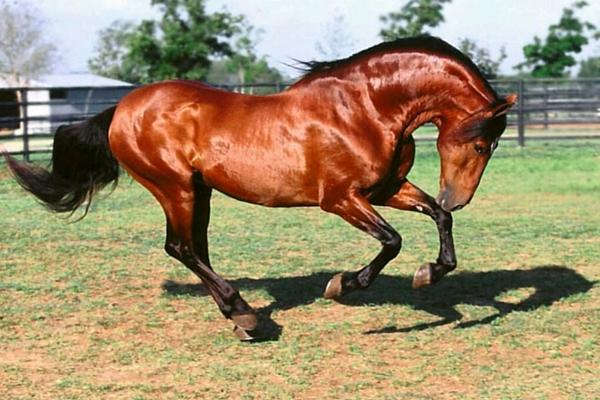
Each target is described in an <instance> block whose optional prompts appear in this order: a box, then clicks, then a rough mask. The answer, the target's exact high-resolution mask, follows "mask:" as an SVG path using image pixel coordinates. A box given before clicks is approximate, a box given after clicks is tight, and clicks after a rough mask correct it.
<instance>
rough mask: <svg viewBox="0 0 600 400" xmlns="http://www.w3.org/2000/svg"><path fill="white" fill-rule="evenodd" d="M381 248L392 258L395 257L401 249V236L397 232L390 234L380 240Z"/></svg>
mask: <svg viewBox="0 0 600 400" xmlns="http://www.w3.org/2000/svg"><path fill="white" fill-rule="evenodd" d="M382 243H383V246H384V247H385V248H386V250H387V251H388V252H389V254H390V255H391V256H392V257H396V256H397V255H398V253H400V249H402V236H400V234H399V233H398V232H395V231H393V232H390V233H389V235H388V237H386V238H385V239H384V240H382Z"/></svg>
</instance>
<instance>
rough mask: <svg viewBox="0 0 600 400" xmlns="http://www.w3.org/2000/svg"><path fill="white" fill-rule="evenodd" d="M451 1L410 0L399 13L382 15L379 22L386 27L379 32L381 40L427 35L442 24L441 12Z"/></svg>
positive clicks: (442, 16)
mask: <svg viewBox="0 0 600 400" xmlns="http://www.w3.org/2000/svg"><path fill="white" fill-rule="evenodd" d="M450 1H451V0H410V1H409V2H408V3H407V4H406V5H405V6H404V7H402V8H401V9H400V11H399V12H391V13H389V14H388V15H383V16H381V17H380V20H381V21H382V22H383V23H384V24H386V25H387V26H386V27H385V28H383V29H381V31H379V36H381V38H382V39H383V40H394V39H398V38H402V37H408V36H418V35H423V34H428V33H429V28H435V27H437V26H438V25H440V24H441V23H442V22H444V15H443V14H442V10H443V8H444V4H445V3H449V2H450Z"/></svg>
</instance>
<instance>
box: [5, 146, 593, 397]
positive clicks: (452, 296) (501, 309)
mask: <svg viewBox="0 0 600 400" xmlns="http://www.w3.org/2000/svg"><path fill="white" fill-rule="evenodd" d="M410 177H411V178H412V180H413V181H414V182H416V183H417V184H419V185H420V186H421V187H423V188H425V189H427V190H428V191H429V192H430V193H433V194H435V193H436V192H437V179H438V160H437V153H436V152H435V149H434V144H433V143H424V144H419V145H418V146H417V162H416V165H415V168H414V169H413V172H412V173H411V176H410ZM107 193H108V191H106V192H104V194H105V195H104V196H100V197H99V198H98V199H96V200H97V201H96V202H95V203H94V205H93V207H92V210H91V212H90V214H89V215H88V216H87V217H86V218H85V219H83V220H82V221H80V222H78V223H74V224H70V223H67V221H66V220H65V219H64V218H61V217H59V216H56V215H51V214H50V213H48V212H47V211H45V210H44V209H43V208H42V207H41V206H39V205H38V204H36V202H35V201H34V200H33V199H32V198H31V197H30V196H27V195H26V194H25V193H24V192H23V191H21V190H20V189H19V188H18V187H17V185H16V184H15V183H14V182H13V181H12V180H11V179H10V178H9V175H8V172H7V170H6V167H5V165H3V164H0V398H3V399H136V400H141V399H204V398H215V399H238V398H239V399H371V398H373V399H459V398H460V399H553V400H554V399H593V398H600V379H598V376H599V375H598V371H599V366H600V348H599V340H600V287H599V285H598V282H599V279H600V142H598V141H596V142H594V141H590V142H584V141H570V142H564V141H563V142H553V143H538V142H535V143H534V142H530V143H529V144H528V146H527V148H525V149H519V148H517V147H516V146H515V144H514V143H510V142H503V143H501V145H500V147H499V148H498V150H497V152H496V154H495V155H494V157H493V159H492V160H491V162H490V165H489V166H488V170H487V171H486V173H485V175H484V178H483V181H482V184H481V186H480V189H479V190H478V193H477V194H476V196H475V198H474V200H473V202H472V204H471V205H469V206H468V207H466V208H465V209H464V210H462V211H460V212H457V213H455V230H454V233H455V242H456V247H457V255H458V258H459V267H458V269H457V270H456V271H455V272H453V273H452V274H450V275H449V276H447V277H446V278H445V279H444V280H443V281H442V282H440V283H439V284H437V285H435V286H433V287H430V288H426V289H423V290H420V291H415V290H413V289H411V287H410V283H411V279H412V274H413V273H414V271H415V270H416V268H417V267H418V266H419V265H420V264H422V263H423V262H427V261H433V260H434V259H435V257H436V255H437V248H438V242H437V233H436V229H435V226H434V224H433V222H432V221H430V220H429V219H428V218H426V217H425V216H422V215H418V214H413V213H407V212H401V211H396V210H392V209H383V208H382V209H380V210H381V212H382V214H383V215H384V216H385V217H386V218H387V219H388V220H389V221H390V223H391V224H392V225H393V226H395V227H396V228H397V229H398V231H399V232H400V233H401V234H402V235H403V238H404V246H403V250H402V252H401V253H400V255H399V256H398V258H397V259H396V260H394V261H393V262H392V263H391V264H390V265H389V266H388V267H387V268H386V269H385V270H384V271H383V274H382V275H381V276H380V277H379V279H378V280H377V281H376V282H375V283H374V284H373V286H372V287H371V288H370V289H369V290H368V291H365V292H360V293H353V294H351V295H349V296H348V297H346V298H344V299H343V301H342V302H341V303H336V302H333V301H329V300H325V299H323V298H322V292H323V289H324V288H325V285H326V283H327V281H328V279H329V278H330V277H331V276H332V275H333V274H334V273H336V272H338V271H342V270H355V269H357V268H359V267H360V266H362V265H364V263H366V262H368V261H369V260H370V259H371V258H372V257H374V255H375V254H376V252H377V251H378V249H379V245H378V243H377V242H376V241H375V240H373V239H371V238H370V237H368V236H367V235H365V234H363V233H361V232H359V231H358V230H356V229H354V228H352V227H350V226H349V225H347V224H346V223H345V222H344V221H342V220H340V219H338V218H337V217H334V216H331V215H327V214H325V213H323V212H321V211H320V210H318V209H316V208H304V209H267V208H262V207H257V206H251V205H247V204H243V203H240V202H237V201H235V200H232V199H229V198H227V197H225V196H223V195H219V194H216V195H215V196H214V198H213V203H212V205H213V211H212V221H211V227H210V246H211V256H212V261H213V265H214V266H215V268H216V270H217V271H219V272H220V273H222V274H223V275H224V276H225V277H226V278H228V279H230V280H231V281H232V282H233V283H234V284H235V285H236V286H237V287H238V288H239V289H240V291H241V292H242V294H243V295H244V296H245V298H246V299H247V300H248V301H249V302H250V303H251V304H252V305H253V306H255V307H256V308H257V309H258V310H259V313H260V315H261V318H262V319H263V320H264V321H266V322H265V326H266V329H265V330H266V332H267V334H268V335H267V336H268V339H270V340H265V341H263V342H259V343H253V344H248V343H240V342H238V340H237V339H236V338H235V337H234V335H233V334H232V332H231V330H232V325H231V323H230V322H229V321H226V320H224V319H223V318H222V317H221V315H220V313H219V311H218V310H217V308H216V306H215V305H214V304H213V302H212V300H211V299H210V298H209V297H208V296H207V295H206V292H205V291H204V290H203V288H202V286H201V285H200V284H199V283H198V280H197V279H196V278H195V277H194V276H193V275H192V274H191V273H190V272H188V271H187V270H186V268H185V267H184V266H182V265H180V264H179V263H177V262H176V261H174V260H172V259H170V258H168V257H167V256H166V255H165V254H164V252H163V249H162V247H163V236H164V232H163V231H164V221H163V215H162V211H161V210H160V207H159V206H158V203H156V202H155V201H154V199H153V198H152V197H151V196H150V194H149V193H148V192H146V191H145V190H144V189H143V188H142V187H141V186H140V185H139V184H137V183H135V182H133V181H131V179H129V178H128V177H127V176H123V177H122V179H121V182H120V184H119V186H118V188H117V189H116V190H115V191H114V193H112V194H111V195H110V196H109V197H107V196H106V194H107Z"/></svg>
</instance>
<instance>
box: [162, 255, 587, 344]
mask: <svg viewBox="0 0 600 400" xmlns="http://www.w3.org/2000/svg"><path fill="white" fill-rule="evenodd" d="M333 274H334V273H332V272H316V273H314V274H311V275H308V276H297V277H283V278H265V279H246V278H242V279H237V280H232V281H231V283H232V284H233V285H234V286H235V287H237V288H239V289H242V290H244V289H264V290H266V291H267V292H268V293H269V294H270V295H271V296H272V297H273V299H274V300H273V302H272V303H271V304H269V305H268V306H266V307H263V308H261V309H259V310H258V313H259V315H260V316H261V332H260V333H261V335H262V336H263V338H264V339H266V340H277V339H278V338H279V336H280V334H281V330H282V328H281V326H280V325H278V324H277V323H275V322H274V321H273V320H272V318H271V314H272V313H273V311H276V310H289V309H291V308H294V307H298V306H303V305H307V304H311V303H313V302H314V301H315V300H316V299H318V298H321V297H322V295H323V289H324V288H325V285H326V284H327V282H328V280H329V279H330V278H331V277H332V276H333ZM411 283H412V277H407V276H390V275H380V276H379V277H378V278H377V280H376V281H375V282H374V283H373V285H372V286H371V287H370V288H369V289H368V290H365V291H360V292H355V293H351V294H349V295H347V296H346V297H344V298H343V299H341V300H340V303H342V304H345V305H348V306H364V305H375V306H376V305H390V304H392V305H393V304H396V305H407V306H410V307H412V308H414V309H417V310H423V311H426V312H428V313H430V314H432V315H435V316H438V317H440V319H439V320H437V321H435V322H429V323H421V324H417V325H412V326H386V327H382V328H380V329H377V330H373V331H368V332H365V334H377V333H394V332H411V331H417V330H424V329H429V328H433V327H436V326H441V325H446V324H449V323H455V322H457V324H456V328H468V327H472V326H476V325H482V324H489V323H491V322H492V321H494V320H496V319H498V318H501V317H503V316H505V315H507V314H509V313H511V312H513V311H530V310H535V309H537V308H539V307H543V306H549V305H551V304H552V303H554V302H556V301H558V300H561V299H564V298H566V297H570V296H573V295H576V294H582V293H585V292H587V291H588V290H590V289H591V288H592V286H593V285H594V282H590V281H588V280H587V279H585V278H584V277H583V276H581V275H580V274H578V273H577V272H575V271H573V270H572V269H570V268H567V267H564V266H539V267H534V268H529V269H523V270H495V271H489V272H458V273H454V274H450V275H449V276H446V277H445V278H444V279H443V280H442V281H441V282H439V283H438V284H436V285H434V286H431V287H427V288H425V289H420V290H414V289H412V287H411ZM162 286H163V289H164V290H165V291H166V292H167V293H168V294H170V295H193V296H206V295H207V293H206V291H205V289H204V287H203V285H202V284H200V283H198V284H181V283H177V282H173V281H165V282H164V283H163V285H162ZM516 289H528V290H527V292H526V294H529V295H528V296H527V297H526V298H524V299H521V300H520V301H518V302H507V301H502V300H497V297H499V295H501V294H504V293H506V292H508V291H511V290H516ZM459 304H467V305H476V306H490V307H494V308H495V309H496V310H497V312H496V313H494V314H492V315H490V316H487V317H485V318H483V319H479V320H471V321H463V322H459V321H461V320H462V319H463V315H462V314H461V313H460V312H459V311H458V310H457V309H456V306H457V305H459Z"/></svg>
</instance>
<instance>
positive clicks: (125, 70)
mask: <svg viewBox="0 0 600 400" xmlns="http://www.w3.org/2000/svg"><path fill="white" fill-rule="evenodd" d="M135 29H136V26H135V24H134V23H133V22H130V21H122V20H117V21H114V22H113V23H112V24H111V25H110V26H109V27H108V28H106V29H103V30H101V31H100V32H99V36H100V37H99V40H98V43H97V44H96V49H95V50H96V56H95V57H93V58H91V59H89V60H88V67H89V68H90V71H92V72H94V73H96V74H99V75H103V76H108V77H111V78H115V79H120V80H123V81H128V82H135V81H137V80H139V79H140V78H139V76H138V75H137V74H136V73H135V72H134V71H133V69H134V66H133V65H131V63H130V62H129V59H128V57H127V56H128V53H127V51H128V45H129V41H130V40H131V39H132V37H133V33H134V31H135Z"/></svg>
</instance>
